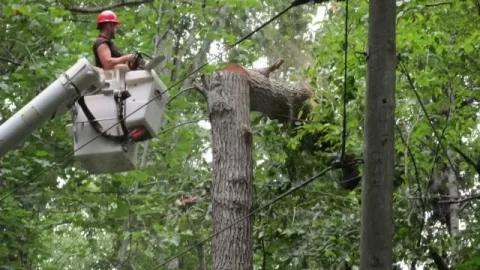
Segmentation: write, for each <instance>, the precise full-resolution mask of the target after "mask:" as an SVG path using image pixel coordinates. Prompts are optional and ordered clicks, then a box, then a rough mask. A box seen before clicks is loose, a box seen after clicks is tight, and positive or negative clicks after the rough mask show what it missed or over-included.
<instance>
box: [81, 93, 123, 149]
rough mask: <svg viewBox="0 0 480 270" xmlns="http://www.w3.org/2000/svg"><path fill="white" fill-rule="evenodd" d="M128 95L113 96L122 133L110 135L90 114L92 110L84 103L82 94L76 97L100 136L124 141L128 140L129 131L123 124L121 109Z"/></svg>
mask: <svg viewBox="0 0 480 270" xmlns="http://www.w3.org/2000/svg"><path fill="white" fill-rule="evenodd" d="M127 93H128V92H127ZM129 96H130V94H128V96H127V95H120V96H117V95H115V97H114V100H115V103H116V104H117V119H118V120H120V126H121V128H122V131H123V135H112V134H110V133H108V132H104V129H103V127H102V125H100V123H99V122H98V121H97V120H96V119H95V116H94V115H93V114H92V112H91V111H90V109H89V108H88V106H87V104H86V103H85V98H84V96H81V97H80V98H79V99H78V104H79V105H80V107H81V108H82V110H83V113H84V114H85V116H86V117H87V119H88V121H89V122H90V124H91V125H92V128H93V129H94V130H95V131H96V132H98V133H100V134H101V136H103V137H105V138H107V139H109V140H114V141H118V142H125V141H127V140H128V135H129V131H128V128H127V126H126V124H125V119H124V117H123V110H124V101H125V99H126V98H128V97H129Z"/></svg>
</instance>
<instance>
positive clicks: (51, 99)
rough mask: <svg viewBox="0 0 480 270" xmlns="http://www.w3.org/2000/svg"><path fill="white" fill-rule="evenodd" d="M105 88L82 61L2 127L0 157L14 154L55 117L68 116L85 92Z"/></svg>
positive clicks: (98, 74)
mask: <svg viewBox="0 0 480 270" xmlns="http://www.w3.org/2000/svg"><path fill="white" fill-rule="evenodd" d="M101 86H102V80H101V76H100V73H99V72H98V70H97V68H95V67H93V66H92V65H91V64H90V62H88V60H87V59H85V58H81V59H79V60H78V62H77V63H76V64H75V65H73V66H72V67H71V68H70V69H69V70H67V71H66V72H64V73H63V74H62V75H60V76H59V77H58V78H57V80H55V81H54V82H53V83H52V84H50V85H49V86H48V87H47V88H46V89H45V90H43V91H42V92H41V93H40V94H39V95H38V96H36V97H35V98H34V99H33V100H32V101H30V102H29V103H28V104H27V105H25V106H24V107H23V108H22V109H20V110H19V111H18V112H17V113H15V114H14V115H13V116H12V117H10V118H9V119H8V120H7V121H6V122H5V123H3V124H2V125H1V126H0V157H2V156H4V155H5V154H6V153H7V152H8V151H10V150H12V149H13V148H14V147H15V146H17V145H18V144H19V143H20V142H22V141H23V140H24V139H25V138H26V137H27V136H29V135H31V134H32V133H33V132H34V131H35V130H36V129H37V128H39V127H40V126H41V125H43V124H44V123H45V122H46V121H47V120H48V119H50V118H51V117H52V116H53V115H54V114H56V115H59V114H64V113H66V112H68V110H69V107H71V106H72V105H73V104H74V103H75V101H76V100H77V99H78V98H79V97H80V96H82V95H83V94H84V93H85V92H88V91H93V90H95V89H98V88H100V87H101Z"/></svg>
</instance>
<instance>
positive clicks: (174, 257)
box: [152, 167, 332, 270]
mask: <svg viewBox="0 0 480 270" xmlns="http://www.w3.org/2000/svg"><path fill="white" fill-rule="evenodd" d="M331 169H332V167H327V168H326V169H324V170H323V171H321V172H319V173H318V174H316V175H314V176H312V177H311V178H309V179H307V180H305V181H304V182H302V183H301V184H300V185H298V186H296V187H293V188H291V189H289V190H287V191H286V192H284V193H282V194H281V195H279V196H278V197H276V198H275V199H273V200H272V201H270V202H269V203H267V204H265V205H263V206H261V207H259V208H257V209H255V210H253V211H252V212H250V213H249V214H248V215H246V216H244V217H242V218H240V219H239V220H237V221H235V222H233V223H231V224H230V225H228V226H225V227H224V228H222V229H220V230H219V231H217V232H216V233H214V234H212V235H210V236H208V237H206V238H204V239H203V240H202V241H199V242H197V243H196V244H194V245H192V246H190V247H189V248H187V249H185V250H184V251H182V252H180V253H178V254H177V255H175V256H173V257H171V258H169V259H167V260H166V261H164V262H163V263H162V264H160V265H158V266H156V267H155V268H153V269H152V270H156V269H158V268H160V267H162V266H164V265H166V264H168V263H169V262H171V261H173V260H175V259H177V258H179V257H181V256H182V255H183V254H185V253H187V252H189V251H190V250H192V249H194V248H196V247H198V246H201V245H203V244H205V243H206V242H208V241H209V240H211V239H213V238H214V237H215V236H217V235H219V234H220V233H222V232H224V231H226V230H228V229H230V228H231V227H233V226H235V225H237V224H238V223H240V222H242V221H244V220H245V219H247V218H249V217H251V216H253V215H255V214H256V213H258V212H259V211H261V210H263V209H265V208H267V207H269V206H271V205H272V204H274V203H276V202H278V201H280V200H281V199H283V198H285V197H286V196H288V195H290V194H292V193H293V192H295V191H297V190H298V189H300V188H302V187H304V186H306V185H308V184H310V183H311V182H313V181H314V180H315V179H317V178H319V177H321V176H323V175H324V174H326V173H327V172H328V171H330V170H331Z"/></svg>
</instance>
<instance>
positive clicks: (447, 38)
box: [0, 0, 480, 269]
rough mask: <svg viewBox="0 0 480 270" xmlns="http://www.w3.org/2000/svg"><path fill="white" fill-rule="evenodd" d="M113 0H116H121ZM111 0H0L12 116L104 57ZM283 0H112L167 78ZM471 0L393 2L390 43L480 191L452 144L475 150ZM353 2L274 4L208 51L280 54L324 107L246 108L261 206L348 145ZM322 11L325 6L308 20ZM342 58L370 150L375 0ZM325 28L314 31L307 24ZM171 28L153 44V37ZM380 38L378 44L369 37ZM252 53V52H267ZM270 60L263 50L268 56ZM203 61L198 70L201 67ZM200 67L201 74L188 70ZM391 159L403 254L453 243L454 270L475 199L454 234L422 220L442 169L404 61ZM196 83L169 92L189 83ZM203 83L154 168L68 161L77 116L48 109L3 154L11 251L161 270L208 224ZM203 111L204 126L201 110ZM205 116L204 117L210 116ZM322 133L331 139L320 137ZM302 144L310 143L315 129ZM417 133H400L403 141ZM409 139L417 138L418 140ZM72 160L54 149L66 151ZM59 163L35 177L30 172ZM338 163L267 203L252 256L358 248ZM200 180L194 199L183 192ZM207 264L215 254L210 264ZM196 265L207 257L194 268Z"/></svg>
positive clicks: (471, 254) (48, 265)
mask: <svg viewBox="0 0 480 270" xmlns="http://www.w3.org/2000/svg"><path fill="white" fill-rule="evenodd" d="M112 3H113V2H112ZM112 3H111V2H110V1H105V0H104V1H73V0H62V1H50V0H40V1H37V2H36V3H35V4H32V3H31V1H26V0H20V1H13V0H6V1H3V2H2V4H1V5H0V11H1V14H2V15H1V16H2V17H1V20H0V27H1V28H2V39H1V40H0V95H1V98H0V116H1V118H2V119H3V120H5V119H8V117H10V116H11V115H12V114H13V113H14V111H16V110H18V109H19V108H21V107H22V106H24V105H25V104H27V102H29V101H30V100H31V99H32V98H34V97H35V95H36V94H37V93H38V92H39V91H41V90H43V89H44V88H46V87H47V86H48V85H49V84H50V83H51V82H52V81H53V80H54V79H55V78H56V76H58V75H59V74H60V73H61V72H63V71H65V70H66V69H68V68H69V67H70V66H71V65H72V64H73V63H74V62H76V60H77V59H78V58H79V57H87V58H88V59H89V60H90V61H92V60H93V56H92V53H91V44H92V43H93V40H94V38H95V37H96V35H97V32H96V31H97V30H96V28H95V24H94V22H95V18H96V12H93V13H89V12H86V13H84V12H78V10H77V11H71V10H72V7H80V9H84V10H87V8H86V7H102V6H108V5H110V4H112ZM289 4H290V1H287V0H282V1H270V0H269V1H258V0H249V1H236V0H224V1H168V0H155V1H146V3H144V4H140V5H135V6H126V7H125V6H122V7H118V8H115V12H117V14H118V15H119V17H120V19H121V21H122V29H123V32H124V33H123V34H119V35H118V37H117V38H116V44H117V46H118V47H119V48H123V49H124V50H123V51H124V52H125V53H128V52H132V51H134V50H140V51H144V52H147V53H149V54H154V53H157V54H159V53H163V54H165V55H166V56H167V58H168V59H167V65H166V66H165V68H164V69H163V70H162V72H161V76H162V79H163V80H164V81H165V83H166V84H167V85H172V84H173V83H174V82H177V81H178V80H181V79H182V78H184V76H186V75H187V74H189V73H190V72H191V71H192V70H194V69H195V68H197V67H199V66H201V65H202V64H203V63H205V61H207V60H211V59H213V57H214V56H215V55H217V53H219V52H222V51H223V50H224V49H226V48H227V47H228V46H229V45H231V44H233V43H234V42H235V41H236V40H238V39H239V38H240V37H243V36H245V35H246V34H248V33H249V32H250V31H252V30H253V29H254V28H255V27H257V26H259V25H260V23H261V22H264V21H266V20H268V19H269V18H271V17H272V16H274V15H275V14H277V13H278V12H280V11H281V10H283V9H284V8H285V7H287V6H288V5H289ZM479 7H480V5H479V3H478V1H475V0H468V1H456V2H445V3H438V4H432V3H431V2H430V1H424V0H411V1H397V26H398V30H397V51H398V53H399V54H400V61H401V63H402V64H404V66H405V67H406V68H407V70H408V73H409V75H410V76H411V78H412V79H413V83H414V86H415V87H416V89H417V90H418V93H419V96H420V98H421V100H422V102H423V103H424V104H425V106H426V110H427V112H428V114H429V115H430V116H431V118H432V123H433V125H434V127H435V129H436V130H437V132H438V134H439V135H441V136H442V137H441V143H442V144H443V145H445V146H446V147H447V148H448V149H449V150H450V151H451V153H450V154H451V155H452V157H453V159H454V162H455V163H456V165H457V166H458V168H459V169H460V171H461V175H462V179H461V181H460V190H461V192H462V194H475V193H478V192H479V191H478V179H477V173H476V171H475V170H474V168H473V167H472V166H471V165H469V164H467V163H466V162H465V161H464V160H463V159H462V158H461V157H460V156H458V155H456V154H455V153H454V152H453V150H452V148H451V146H452V145H455V146H457V147H459V148H460V149H461V150H462V151H464V152H465V153H468V154H469V155H470V156H472V157H473V159H474V160H476V159H477V157H478V155H479V154H480V153H479V152H478V150H477V149H478V147H477V146H478V136H477V134H478V131H477V129H478V128H477V124H476V122H477V114H478V102H477V101H478V98H479V97H480V96H479V89H480V88H479V80H480V78H479V75H478V72H476V71H477V70H478V69H479V67H480V62H479V60H478V59H480V58H479V55H478V53H479V48H478V44H477V43H478V42H477V41H478V38H479V36H480V31H479V30H478V27H477V26H478V25H479V22H480V11H479V10H480V8H479ZM344 8H345V3H344V2H331V3H328V4H326V5H325V6H323V5H318V6H314V5H305V6H301V7H298V8H295V9H292V10H291V11H290V12H288V13H287V14H285V15H284V16H282V17H280V18H279V19H278V20H277V21H275V22H274V23H273V24H271V25H269V26H267V27H266V28H265V29H263V30H262V31H261V32H259V33H256V34H255V35H254V36H253V37H252V38H251V39H249V40H248V41H246V42H244V43H242V44H241V45H239V46H238V47H236V48H234V49H232V50H229V51H228V53H226V54H223V55H222V56H221V57H219V59H215V60H216V61H213V62H211V63H210V64H211V65H209V66H208V68H207V69H204V70H202V73H205V74H208V73H210V72H212V71H214V70H215V69H216V68H218V67H219V66H221V65H222V64H223V63H225V62H236V63H239V64H242V65H246V66H252V65H255V66H261V65H263V62H268V63H271V62H273V61H274V60H275V59H277V58H280V57H281V58H284V59H285V64H284V66H283V67H282V69H280V70H278V71H277V72H276V73H274V74H272V76H274V77H276V78H281V79H284V80H290V81H295V82H301V83H304V84H308V85H309V86H310V87H311V88H312V89H315V97H314V102H315V103H316V104H317V105H316V107H315V109H314V111H313V112H312V113H311V114H310V115H309V116H308V118H307V122H306V123H305V124H304V125H298V126H294V127H293V128H292V127H289V126H285V125H281V124H279V123H277V122H276V121H270V120H269V119H266V118H265V117H264V116H261V115H258V114H253V113H252V117H251V120H252V128H253V129H254V135H255V136H254V143H255V159H256V161H257V163H256V166H255V198H256V199H255V200H256V201H255V204H256V206H257V207H259V206H262V205H265V204H266V203H268V202H270V201H272V200H274V199H275V198H276V197H277V196H279V195H280V194H282V193H283V192H285V191H287V190H288V189H289V188H291V187H293V186H295V185H297V184H299V183H300V182H302V181H304V180H305V179H307V178H308V177H311V176H312V175H314V174H315V173H316V172H318V171H320V170H322V169H323V168H325V167H327V166H329V165H330V164H329V163H330V156H331V155H332V154H335V153H339V152H340V149H341V148H340V147H341V135H342V120H343V107H342V106H343V85H344V80H343V76H344V64H345V63H344V53H345V51H344V48H345V45H346V44H345V41H344V38H345V37H344V34H345V33H344V19H345V9H344ZM323 12H324V13H325V15H326V18H325V20H322V21H320V22H314V19H315V20H317V19H318V18H319V17H321V16H315V15H317V14H321V13H323ZM349 15H350V16H349V21H348V55H347V56H348V58H347V71H348V78H347V82H348V83H347V85H348V88H347V101H348V103H347V104H346V105H347V118H346V119H347V121H348V122H347V130H348V137H347V141H346V148H347V152H348V153H353V154H355V155H357V156H361V155H362V152H363V122H364V120H363V117H364V116H363V113H364V104H365V99H364V91H365V87H366V81H365V77H366V74H365V67H366V63H367V61H368V59H367V58H366V57H365V55H364V52H365V51H368V48H366V44H367V39H368V3H367V2H366V1H356V2H355V1H353V2H352V3H350V10H349ZM312 29H315V30H312ZM158 37H162V38H164V39H163V40H162V42H161V43H160V44H161V46H160V47H161V48H160V51H159V50H157V49H156V48H155V40H156V38H158ZM370 53H374V52H370ZM257 60H258V61H257ZM265 65H266V63H265ZM197 77H198V76H193V77H192V78H197ZM189 79H190V78H189ZM397 82H398V83H397V92H396V99H397V106H396V118H397V126H398V129H397V134H396V138H397V141H396V150H397V152H398V156H397V161H398V163H399V164H401V165H402V166H403V171H404V176H403V180H404V181H403V183H402V184H401V185H400V186H399V187H398V188H397V189H396V190H395V197H394V213H395V217H394V224H395V237H394V243H395V245H394V246H395V250H394V252H395V260H396V262H398V265H409V264H411V263H412V262H416V263H417V264H418V265H422V266H423V267H425V268H429V269H430V268H433V267H435V263H434V262H433V260H432V258H431V256H430V252H431V251H432V250H435V251H436V252H438V253H439V254H444V253H445V254H447V255H448V258H449V259H450V258H454V259H455V262H456V267H457V269H476V268H478V266H479V265H480V262H479V260H478V258H477V257H478V256H476V254H477V253H478V242H479V241H480V237H479V236H478V234H477V233H476V231H478V229H479V224H478V219H479V218H478V212H479V211H478V209H477V208H478V204H477V203H476V201H470V202H468V203H465V204H464V205H462V206H463V207H462V212H461V221H462V224H463V225H462V228H463V227H464V228H465V229H463V230H462V231H461V236H460V237H459V238H458V239H455V240H456V242H453V241H452V239H451V237H450V236H449V235H448V233H447V232H446V229H445V228H444V227H443V226H440V224H438V223H432V222H429V221H428V217H429V215H430V211H431V209H430V205H429V201H428V196H427V193H426V187H427V182H428V180H429V179H430V178H431V172H432V170H438V169H439V168H440V169H441V168H445V166H448V162H447V157H446V155H445V153H444V152H443V151H442V149H441V147H439V142H438V141H437V139H436V138H435V137H434V135H433V133H432V129H431V127H430V124H429V122H428V121H429V120H428V119H427V118H426V117H425V115H424V114H423V112H422V110H421V108H420V106H419V104H418V101H417V99H416V96H415V93H414V92H413V91H412V86H411V85H410V83H409V81H408V80H407V77H406V75H405V74H404V72H402V70H401V69H400V68H399V70H398V72H397ZM191 83H192V81H191V80H186V81H185V82H184V83H182V84H180V86H179V87H175V88H173V89H172V90H171V96H175V95H176V94H178V93H180V91H182V90H184V89H186V88H188V87H189V86H190V85H191ZM203 102H204V101H203V100H202V99H201V97H200V96H199V95H198V94H196V93H193V92H185V93H184V94H179V95H178V96H177V97H176V98H175V99H172V100H171V102H170V104H169V106H168V110H167V112H166V115H165V117H164V131H163V132H162V133H161V134H160V135H159V136H158V138H156V139H154V140H152V141H151V142H150V144H149V146H148V147H149V148H148V152H147V155H146V157H147V159H146V160H147V162H146V164H145V168H144V169H143V170H137V171H132V172H128V173H117V174H112V175H100V176H91V175H88V174H87V173H86V172H84V171H83V170H81V168H79V167H78V166H76V165H75V164H74V162H73V160H72V159H71V158H68V159H66V160H64V159H63V158H64V157H65V155H67V154H68V153H69V152H70V151H71V149H72V142H71V140H70V138H69V136H68V135H67V132H66V130H65V125H66V124H67V123H69V120H70V119H69V117H68V116H62V117H59V118H57V119H55V120H54V121H49V122H48V123H47V124H45V125H44V126H43V127H42V128H40V129H39V130H37V131H36V132H35V133H34V134H33V136H30V137H29V138H28V139H27V140H25V142H23V143H22V144H20V145H19V148H18V149H17V150H16V151H12V152H10V153H9V154H8V155H7V156H6V157H4V158H3V159H2V161H1V168H0V176H1V178H0V189H1V190H2V194H5V195H7V194H8V193H9V192H11V191H13V190H15V189H18V190H16V191H15V193H14V194H13V195H12V196H9V197H6V199H4V200H2V201H1V202H0V212H1V217H0V228H1V234H0V239H1V240H2V241H1V242H2V244H1V245H0V265H8V266H10V267H18V268H34V269H84V268H88V269H110V268H117V269H134V268H135V269H152V268H154V267H156V266H158V265H160V264H162V263H163V262H164V261H165V260H167V259H169V258H171V257H172V256H174V255H176V254H178V253H180V252H182V251H183V250H185V249H186V248H187V247H190V246H191V245H193V244H194V243H197V242H199V241H200V240H202V239H204V238H205V237H208V236H209V235H210V234H211V227H212V226H211V207H210V201H209V198H210V175H211V168H210V160H209V151H210V144H211V141H210V133H209V131H208V122H207V121H202V122H201V123H202V125H199V124H198V122H199V121H200V120H201V119H206V118H207V115H206V112H205V111H206V110H205V104H204V103H203ZM204 124H205V125H204ZM205 126H207V129H206V128H205ZM318 133H322V134H323V136H321V137H318V136H314V135H315V134H318ZM306 143H308V144H306ZM405 143H406V144H405ZM409 151H410V152H409ZM59 161H61V162H59ZM54 162H59V164H58V165H57V166H54V167H53V168H52V169H50V170H48V171H47V172H46V173H44V174H42V175H41V176H40V177H38V178H35V180H34V181H33V182H31V183H29V184H28V185H24V186H22V184H24V183H26V182H27V181H29V180H31V179H32V178H33V177H35V176H38V175H39V174H40V173H41V172H42V171H44V170H45V169H46V168H48V167H49V166H51V165H53V164H54ZM337 180H338V175H337V174H336V172H332V173H331V174H329V175H326V176H324V177H322V178H320V179H318V180H316V181H315V182H314V183H312V184H311V185H310V186H308V187H306V188H304V189H301V190H298V191H297V192H295V193H294V194H292V195H291V196H289V197H287V198H285V199H284V200H281V201H278V202H277V203H275V204H274V205H272V207H270V208H268V209H266V210H264V211H261V212H260V213H259V214H258V215H256V221H255V258H254V260H255V265H256V268H258V269H332V268H337V267H338V269H343V268H345V269H349V268H348V267H350V266H352V265H358V263H359V244H360V238H359V235H360V204H361V202H360V192H361V189H360V188H358V189H355V190H353V191H345V190H340V189H339V188H338V186H339V185H338V182H336V181H337ZM187 195H195V196H197V197H198V198H199V200H198V202H197V203H196V204H195V205H193V206H192V207H189V208H182V207H178V206H177V205H176V204H175V202H176V201H177V200H179V199H181V198H182V197H184V196H187ZM210 258H211V255H210V246H209V244H208V243H206V244H204V245H201V246H198V247H197V248H195V249H192V250H190V251H189V252H187V253H185V254H184V255H182V256H181V257H180V258H178V259H175V260H173V261H172V262H170V263H169V264H168V265H169V267H170V268H178V269H196V268H198V267H199V266H201V265H202V261H204V262H205V265H207V266H208V265H210V260H211V259H210ZM207 268H208V267H207ZM200 269H201V268H200Z"/></svg>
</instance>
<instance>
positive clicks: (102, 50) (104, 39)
mask: <svg viewBox="0 0 480 270" xmlns="http://www.w3.org/2000/svg"><path fill="white" fill-rule="evenodd" d="M119 25H120V21H119V20H118V18H117V15H116V14H115V13H114V12H112V11H111V10H105V11H102V12H101V13H100V14H98V17H97V28H98V30H99V31H100V33H99V36H98V37H97V39H96V40H95V44H94V45H93V54H94V55H95V65H96V66H97V67H99V68H103V69H113V68H114V67H115V66H116V65H118V64H127V65H128V64H129V62H130V61H131V59H132V58H133V55H131V54H129V55H122V54H121V53H120V51H119V50H118V49H117V48H116V47H115V45H114V44H113V41H112V39H115V32H116V31H117V27H118V26H119Z"/></svg>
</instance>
